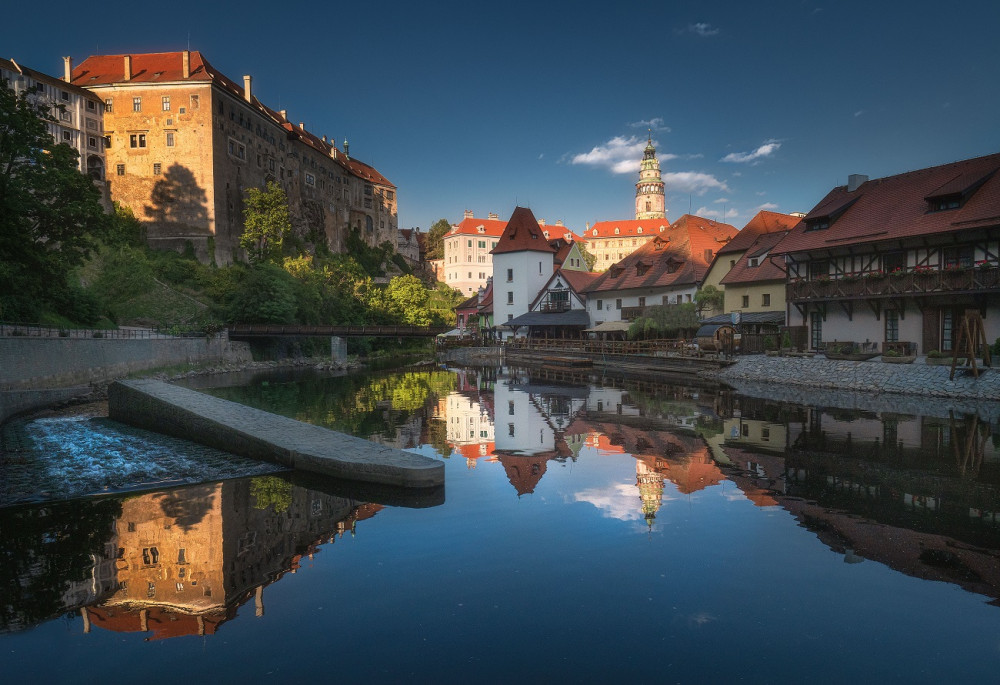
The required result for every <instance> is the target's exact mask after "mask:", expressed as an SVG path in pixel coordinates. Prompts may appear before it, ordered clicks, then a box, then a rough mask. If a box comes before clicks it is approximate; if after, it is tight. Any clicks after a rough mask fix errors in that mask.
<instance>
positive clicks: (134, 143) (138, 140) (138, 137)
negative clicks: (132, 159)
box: [128, 133, 146, 147]
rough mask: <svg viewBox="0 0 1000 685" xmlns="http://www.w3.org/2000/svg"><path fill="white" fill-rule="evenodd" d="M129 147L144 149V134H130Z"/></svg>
mask: <svg viewBox="0 0 1000 685" xmlns="http://www.w3.org/2000/svg"><path fill="white" fill-rule="evenodd" d="M128 146H129V147H146V134H145V133H130V134H129V136H128Z"/></svg>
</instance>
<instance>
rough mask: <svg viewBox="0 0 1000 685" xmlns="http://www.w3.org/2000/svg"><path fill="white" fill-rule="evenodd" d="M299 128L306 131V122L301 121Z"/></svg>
mask: <svg viewBox="0 0 1000 685" xmlns="http://www.w3.org/2000/svg"><path fill="white" fill-rule="evenodd" d="M299 128H301V129H302V130H303V131H305V130H306V124H305V122H303V121H300V122H299Z"/></svg>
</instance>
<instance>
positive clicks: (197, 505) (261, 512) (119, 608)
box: [81, 477, 381, 639]
mask: <svg viewBox="0 0 1000 685" xmlns="http://www.w3.org/2000/svg"><path fill="white" fill-rule="evenodd" d="M379 509H381V506H379V505H373V504H360V505H359V504H357V503H355V502H353V501H351V500H346V499H343V498H340V497H336V496H333V495H327V494H324V493H321V492H317V491H312V490H307V489H305V488H300V487H294V486H292V485H291V484H290V483H288V482H287V481H284V480H283V479H280V478H277V477H264V478H252V479H242V480H236V481H227V482H224V483H217V484H209V485H199V486H194V487H191V488H184V489H181V490H171V491H166V492H160V493H153V494H148V495H142V496H139V497H134V498H130V499H127V500H125V501H124V502H123V504H122V514H121V517H120V518H119V519H118V521H117V525H116V531H115V535H114V536H113V537H112V542H109V543H108V547H109V549H108V551H109V552H112V554H111V555H110V557H109V558H107V559H104V560H99V561H97V563H96V564H95V574H94V581H95V582H97V583H98V584H99V585H100V587H99V588H98V592H97V593H96V594H97V595H98V596H99V601H98V603H97V604H96V605H91V606H86V607H84V608H83V609H81V614H82V616H83V619H84V625H85V630H88V631H89V630H90V628H91V627H95V626H96V627H100V628H105V629H107V630H113V631H116V632H136V631H139V632H150V633H152V635H151V637H152V638H154V639H158V638H166V637H175V636H179V635H195V634H196V635H210V634H212V633H214V632H215V631H216V630H217V629H218V627H219V626H220V625H221V624H222V623H223V622H225V621H226V620H228V619H230V618H232V617H233V616H235V615H236V610H237V608H238V607H239V605H241V604H242V603H244V602H246V601H248V600H249V599H250V598H251V597H253V598H254V603H255V609H256V612H257V615H258V616H261V615H263V612H264V605H263V589H264V587H265V586H266V585H269V584H270V583H273V582H275V581H276V580H278V579H280V578H281V577H282V576H283V575H284V574H285V573H286V572H288V571H291V572H292V573H294V572H295V571H296V569H297V568H298V566H299V563H300V560H301V558H302V557H303V556H305V555H311V554H313V553H314V552H316V551H317V549H318V545H319V544H321V543H324V542H327V541H329V542H333V540H334V538H335V536H336V535H337V534H338V533H339V534H341V535H342V534H343V533H344V532H347V531H350V532H351V533H352V534H353V531H354V524H355V522H356V521H357V520H363V519H365V518H370V517H371V516H373V515H374V514H375V513H376V512H377V511H378V510H379ZM105 568H111V569H113V573H111V574H107V577H102V575H104V574H103V573H102V570H103V569H105Z"/></svg>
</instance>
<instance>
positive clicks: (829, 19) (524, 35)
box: [0, 0, 1000, 233]
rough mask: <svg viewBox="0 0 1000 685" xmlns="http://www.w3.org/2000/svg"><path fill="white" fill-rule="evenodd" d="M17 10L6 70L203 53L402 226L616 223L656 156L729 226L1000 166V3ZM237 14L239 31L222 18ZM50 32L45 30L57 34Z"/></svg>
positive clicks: (678, 193) (691, 207)
mask: <svg viewBox="0 0 1000 685" xmlns="http://www.w3.org/2000/svg"><path fill="white" fill-rule="evenodd" d="M478 5H479V3H469V2H450V1H444V2H435V3H415V2H395V1H394V0H383V1H382V2H379V3H363V2H354V3H336V4H332V3H326V2H312V1H310V0H300V1H299V2H296V3H294V4H293V5H289V6H283V5H280V4H276V3H274V2H267V3H265V2H258V1H257V0H244V1H243V2H240V3H221V2H213V1H211V0H206V1H205V2H202V3H199V4H198V5H196V6H195V5H189V6H186V8H187V9H184V10H182V9H181V6H176V7H173V6H168V5H156V6H153V5H142V4H139V5H137V4H136V3H134V2H129V3H123V2H117V1H115V0H111V1H108V2H104V3H102V4H101V7H100V11H99V12H96V11H90V10H88V9H86V8H85V7H84V6H81V5H80V4H79V3H78V2H74V3H70V2H65V1H64V0H50V1H49V2H45V3H37V4H35V3H17V5H16V6H15V7H13V8H11V9H9V10H7V11H6V12H5V17H6V19H7V21H5V22H4V23H3V24H2V25H0V56H3V57H6V58H13V59H14V60H16V61H17V62H19V63H21V64H24V65H25V66H28V67H31V68H34V69H38V70H40V71H43V72H46V73H49V74H52V75H54V76H60V75H61V74H62V56H63V55H70V56H72V57H73V59H74V62H75V63H77V64H78V63H79V62H80V61H82V60H83V59H85V58H86V57H87V56H89V55H91V54H123V53H139V52H163V51H173V50H183V49H184V48H185V47H188V46H190V48H191V49H193V50H200V51H201V52H202V53H203V55H204V56H205V57H206V58H207V59H208V61H209V62H211V63H212V65H214V66H215V67H216V68H217V69H219V70H220V71H222V72H223V73H224V74H226V75H228V76H229V77H231V78H233V79H234V80H235V81H236V82H238V83H239V82H241V77H242V75H243V74H251V75H252V76H253V78H254V81H253V84H254V94H255V95H257V96H258V97H259V98H260V99H261V100H262V101H263V102H264V103H265V104H267V105H269V106H270V107H272V108H274V109H286V110H288V118H289V119H290V120H292V121H294V122H300V121H301V122H304V123H305V124H306V128H307V129H308V130H310V131H312V132H313V133H315V134H317V135H324V134H325V135H327V136H332V137H333V138H334V139H336V140H337V141H338V143H342V141H343V140H344V139H345V138H347V139H348V140H349V141H350V154H351V156H352V157H354V158H357V159H360V160H361V161H364V162H367V163H369V164H372V165H373V166H375V167H376V168H377V169H378V170H379V171H380V172H381V173H383V174H384V175H385V176H386V177H387V178H388V179H389V180H390V181H392V182H393V183H394V184H395V185H396V186H397V189H398V200H399V226H400V228H409V227H416V226H419V227H421V228H422V229H424V230H427V229H428V228H429V227H430V226H431V224H432V223H433V222H434V221H436V220H438V219H441V218H445V219H447V220H448V221H449V222H451V223H457V222H458V221H460V220H461V219H462V216H463V212H464V211H465V210H471V211H473V212H474V213H475V215H476V216H482V217H485V216H486V215H487V213H488V212H496V213H498V214H499V215H500V217H501V218H502V219H506V218H507V217H509V216H510V214H511V212H512V211H513V210H514V208H515V207H516V206H518V205H520V206H525V207H529V208H531V210H532V211H533V212H534V214H535V216H536V217H538V218H544V219H546V221H548V222H549V223H553V222H555V221H556V220H562V221H563V222H564V223H565V224H566V225H567V226H568V227H570V228H571V229H573V230H574V231H576V232H578V233H579V232H581V231H582V230H584V227H585V226H586V225H587V224H588V223H589V224H593V223H594V222H595V221H609V220H615V219H632V218H634V212H635V204H634V203H635V182H636V181H637V179H638V166H639V159H640V158H641V156H642V148H643V147H645V143H646V138H647V136H648V135H651V136H652V139H653V142H654V144H655V145H656V148H657V156H658V158H659V159H660V167H661V170H662V172H663V179H664V182H665V184H666V202H667V217H668V218H669V219H670V220H676V219H677V218H679V217H680V216H681V215H683V214H685V213H688V212H691V213H695V214H699V215H701V216H705V217H711V218H717V219H721V218H723V216H725V218H726V220H727V221H728V222H729V223H732V224H733V225H735V226H736V227H737V228H739V227H742V226H743V225H744V224H745V223H746V222H747V221H749V220H750V218H751V217H752V216H753V215H754V214H755V213H756V212H757V211H758V210H759V209H770V210H773V211H780V212H794V211H801V212H808V211H809V210H810V209H811V208H812V207H813V206H815V205H816V204H817V203H818V202H819V201H820V200H821V199H822V198H823V196H824V195H825V194H826V193H827V192H828V191H829V190H830V189H831V188H833V187H835V186H837V185H843V184H845V183H846V182H847V176H848V175H849V174H852V173H859V174H867V175H868V176H869V177H871V178H877V177H881V176H889V175H893V174H897V173H902V172H905V171H910V170H913V169H920V168H924V167H928V166H934V165H937V164H944V163H948V162H953V161H956V160H960V159H967V158H970V157H977V156H981V155H986V154H992V153H996V152H1000V116H998V113H1000V2H998V1H997V0H970V1H963V2H960V3H956V4H954V5H946V4H942V3H940V2H928V1H926V0H909V1H907V2H897V1H895V0H886V1H881V0H867V1H854V0H816V1H813V0H777V1H775V2H747V1H746V0H728V1H716V2H712V1H711V0H700V1H691V2H687V1H675V2H672V1H669V0H667V1H664V0H661V1H659V2H644V3H633V2H619V3H607V2H602V3H588V2H585V1H579V0H577V1H575V2H544V1H543V0H536V1H535V2H525V3H522V2H519V1H518V0H511V1H509V2H503V3H493V4H488V5H482V6H478ZM234 7H235V8H237V9H233V8H234ZM57 18H59V19H57Z"/></svg>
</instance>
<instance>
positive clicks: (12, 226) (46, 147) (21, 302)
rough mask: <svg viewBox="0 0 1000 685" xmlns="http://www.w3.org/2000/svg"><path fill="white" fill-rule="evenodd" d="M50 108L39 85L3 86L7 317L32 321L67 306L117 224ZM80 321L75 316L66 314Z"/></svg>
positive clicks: (1, 302)
mask: <svg viewBox="0 0 1000 685" xmlns="http://www.w3.org/2000/svg"><path fill="white" fill-rule="evenodd" d="M54 108H55V109H58V107H55V106H53V105H52V104H51V103H49V102H48V101H47V100H46V99H45V98H44V97H43V96H42V95H41V94H40V93H39V91H38V90H37V89H35V88H29V89H27V90H25V91H22V92H21V93H15V92H14V91H13V90H12V89H11V88H10V86H9V85H8V83H7V82H6V81H5V82H3V83H0V318H2V319H7V320H18V319H20V320H28V319H33V318H34V317H36V316H37V315H38V314H39V313H40V312H41V311H42V310H43V309H44V308H46V307H47V306H54V307H56V309H60V307H59V304H58V303H60V302H70V301H72V300H73V299H74V298H72V297H67V296H66V295H67V292H68V291H69V290H71V289H72V288H73V283H72V281H71V274H72V270H73V268H74V267H77V266H79V265H80V264H81V263H82V262H83V261H84V260H85V259H86V258H87V257H88V256H89V255H90V253H91V251H92V250H93V249H94V247H95V245H96V240H97V239H98V238H100V237H101V236H102V235H103V234H104V233H105V232H106V231H107V230H108V227H109V218H108V216H107V215H106V214H105V213H104V209H103V208H102V207H101V193H100V191H99V190H98V189H97V187H96V186H95V185H94V183H93V180H92V179H91V178H90V177H89V176H87V175H86V174H83V173H82V172H81V171H80V169H79V154H78V153H77V151H76V150H75V149H73V148H71V147H70V146H68V145H66V144H62V143H60V144H58V145H57V144H56V143H55V141H54V140H53V139H52V136H51V135H50V134H49V132H48V129H47V123H48V122H50V121H54V120H55V119H54V117H53V115H52V112H53V110H54ZM60 313H62V314H64V315H66V316H73V312H69V311H62V312H60Z"/></svg>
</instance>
